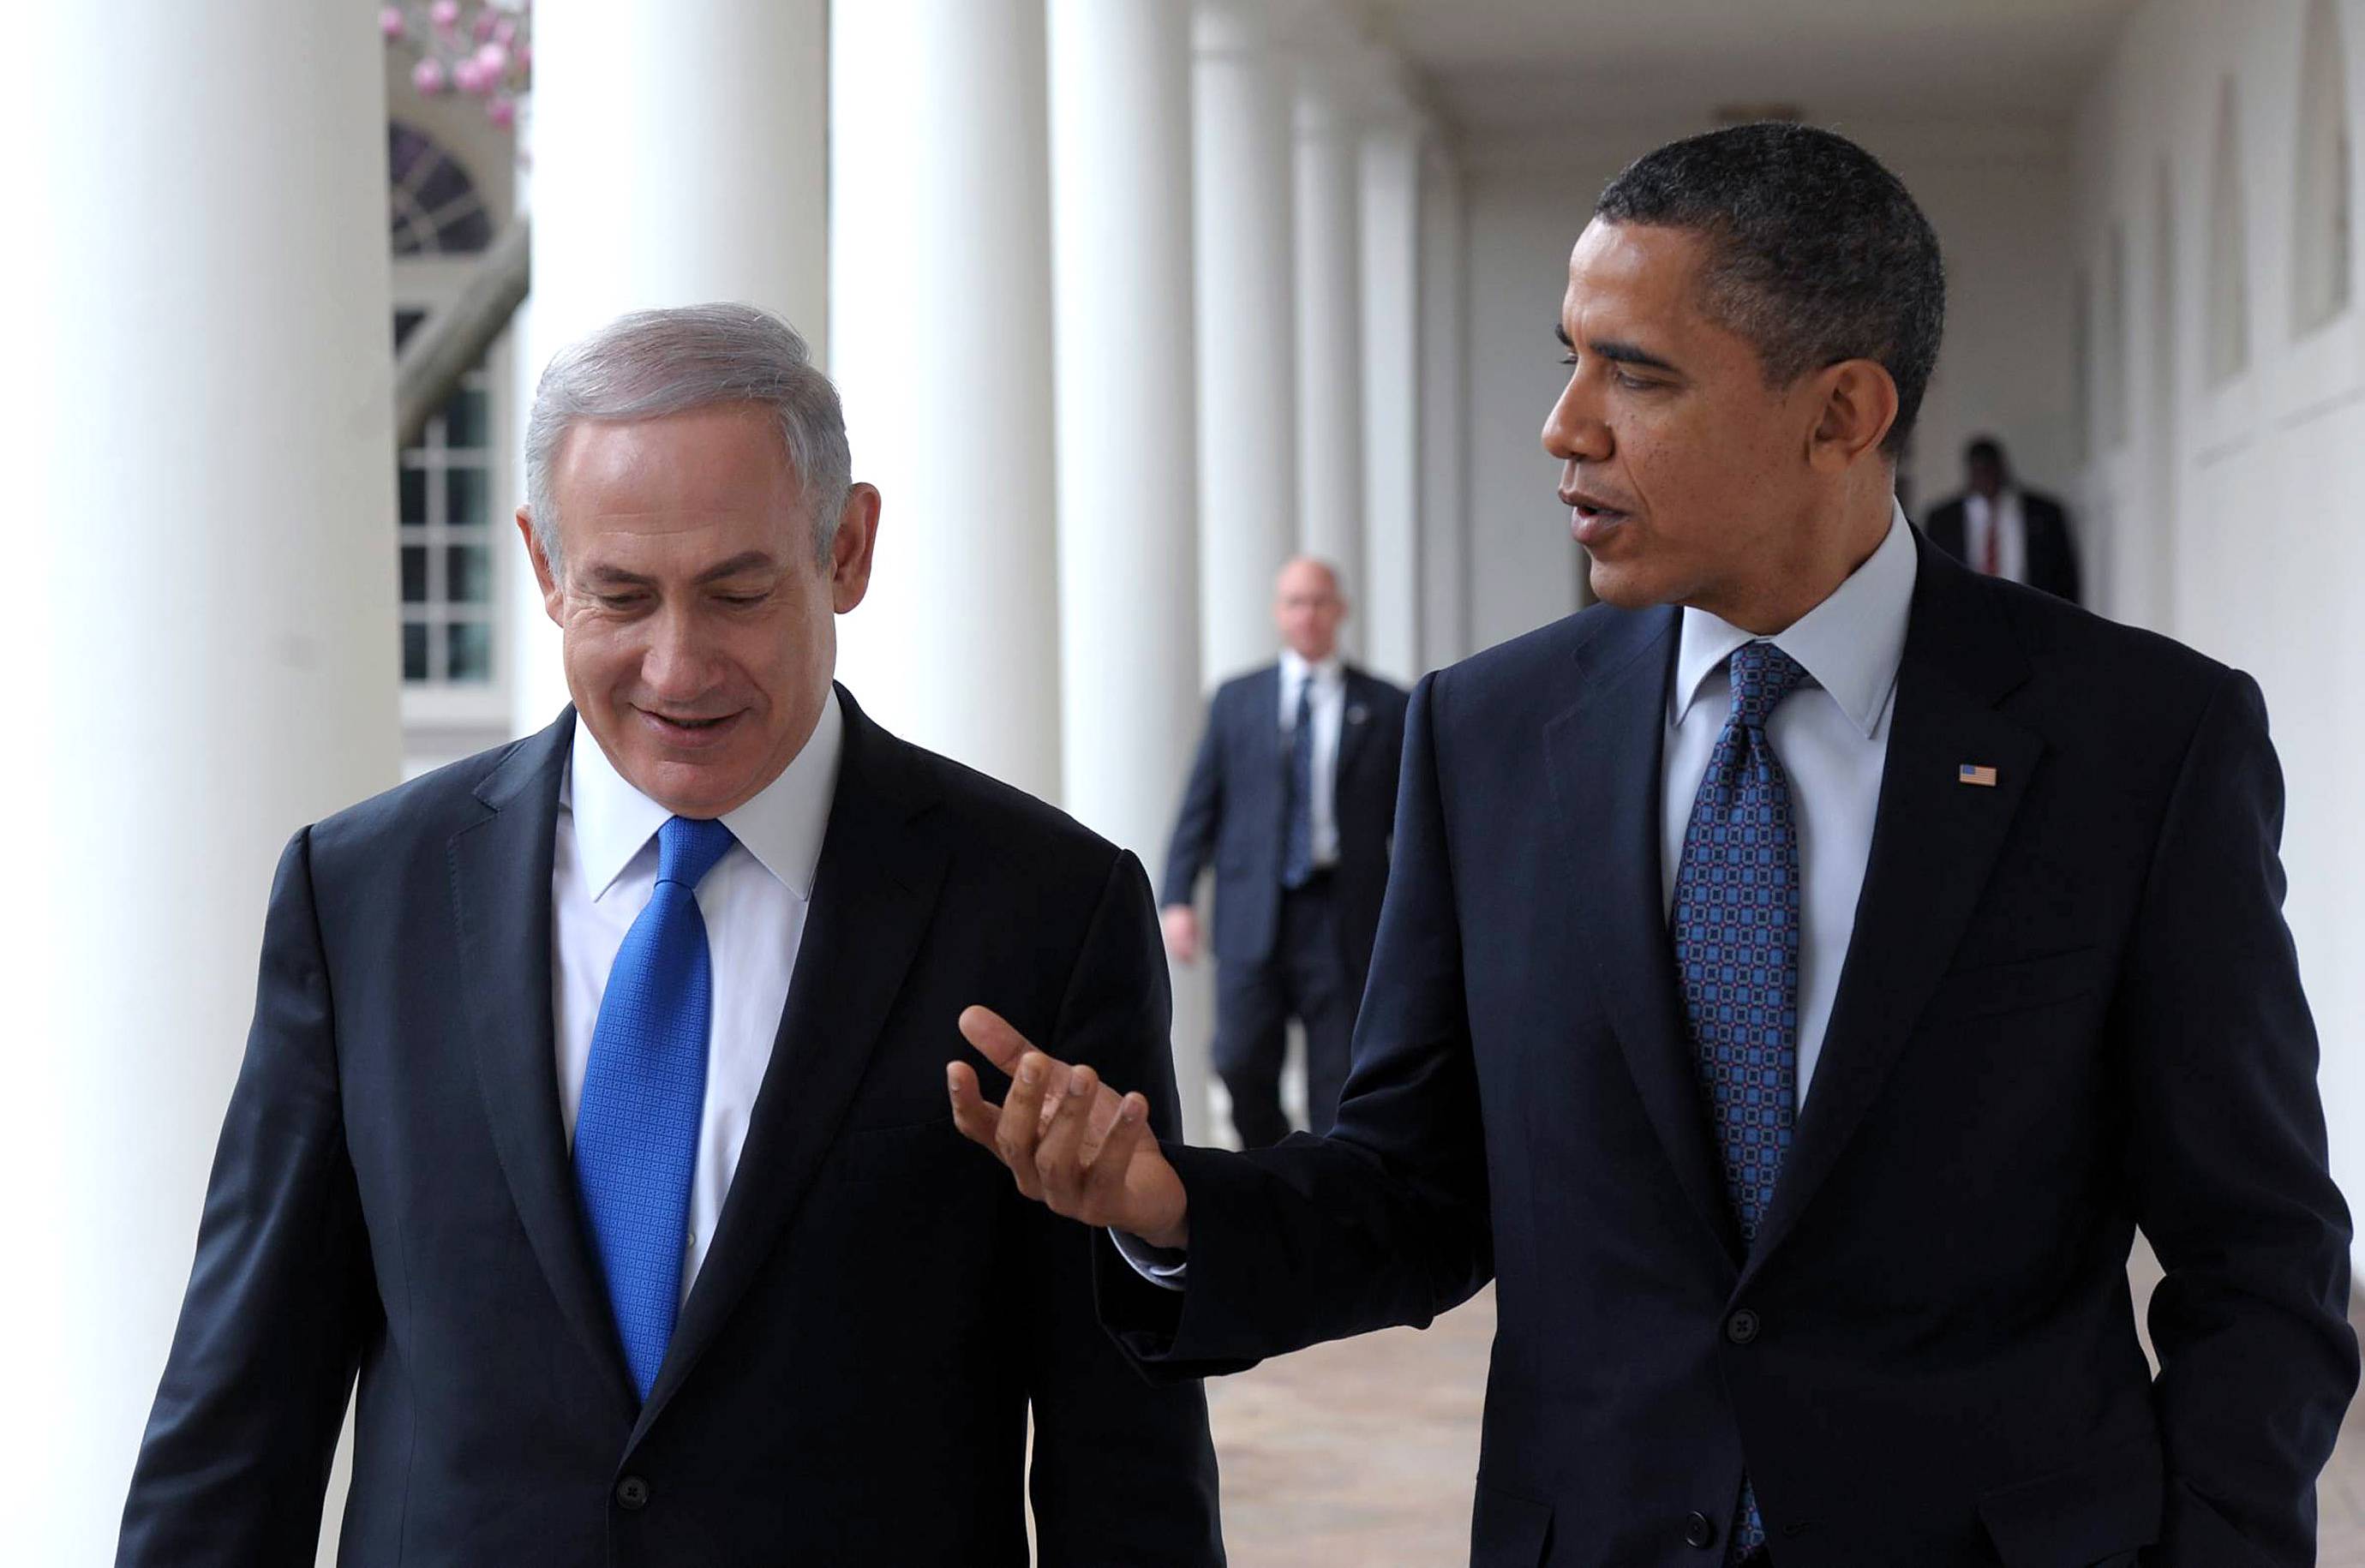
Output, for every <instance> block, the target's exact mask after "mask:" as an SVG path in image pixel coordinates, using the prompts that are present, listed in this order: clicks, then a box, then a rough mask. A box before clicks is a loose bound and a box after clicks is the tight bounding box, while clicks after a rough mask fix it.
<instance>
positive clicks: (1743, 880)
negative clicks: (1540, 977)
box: [1674, 643, 1807, 1562]
mask: <svg viewBox="0 0 2365 1568" xmlns="http://www.w3.org/2000/svg"><path fill="white" fill-rule="evenodd" d="M1730 667H1731V671H1732V712H1731V714H1730V715H1729V716H1728V717H1727V718H1726V720H1725V722H1724V733H1723V734H1721V735H1719V736H1718V737H1717V742H1716V750H1715V751H1714V752H1713V753H1712V754H1711V755H1710V756H1709V764H1708V773H1707V775H1706V776H1705V777H1703V778H1701V779H1700V787H1699V793H1698V796H1696V797H1694V799H1693V801H1692V815H1691V822H1690V823H1689V825H1687V827H1686V828H1685V829H1684V858H1683V865H1682V867H1681V868H1680V869H1679V870H1678V871H1677V872H1676V908H1675V917H1674V928H1675V929H1674V935H1675V944H1676V971H1677V972H1678V973H1679V974H1681V975H1682V976H1683V982H1684V1013H1685V1015H1686V1017H1687V1019H1688V1020H1689V1022H1690V1025H1691V1034H1692V1048H1693V1055H1694V1058H1695V1059H1696V1060H1697V1062H1698V1067H1699V1075H1700V1087H1701V1089H1702V1091H1703V1092H1704V1095H1705V1097H1706V1099H1707V1101H1708V1106H1709V1114H1710V1116H1711V1117H1712V1118H1713V1119H1714V1120H1715V1123H1716V1135H1717V1145H1718V1147H1719V1148H1720V1149H1721V1150H1722V1152H1723V1156H1724V1186H1725V1192H1726V1193H1727V1195H1728V1196H1730V1197H1731V1198H1732V1209H1733V1213H1734V1215H1737V1216H1738V1217H1739V1219H1740V1221H1741V1236H1742V1239H1743V1242H1745V1243H1751V1244H1754V1242H1755V1241H1756V1239H1757V1226H1758V1223H1759V1221H1761V1220H1763V1219H1764V1218H1765V1209H1766V1206H1767V1205H1768V1204H1771V1203H1772V1202H1773V1201H1774V1182H1775V1178H1776V1177H1777V1176H1779V1175H1780V1174H1781V1172H1782V1157H1783V1156H1784V1155H1785V1154H1787V1153H1788V1152H1789V1148H1790V1131H1791V1126H1792V1124H1793V1122H1794V1120H1795V1118H1796V1116H1797V1114H1798V1102H1799V829H1798V824H1797V823H1796V822H1795V820H1794V819H1793V818H1792V816H1791V812H1790V783H1789V780H1788V778H1784V777H1783V773H1782V764H1781V762H1780V761H1779V759H1777V757H1776V756H1775V755H1774V748H1773V746H1772V745H1770V744H1769V743H1768V742H1767V740H1766V738H1765V722H1766V720H1767V719H1768V718H1770V717H1771V716H1772V715H1773V712H1774V710H1775V708H1776V706H1777V705H1778V704H1779V703H1780V702H1781V700H1782V699H1783V698H1785V697H1787V696H1788V695H1789V694H1790V693H1791V692H1792V691H1793V690H1794V689H1797V688H1798V686H1799V683H1800V682H1801V681H1803V680H1804V679H1806V676H1807V672H1806V671H1805V670H1804V669H1802V668H1800V667H1799V663H1798V661H1797V660H1795V659H1793V658H1792V657H1790V655H1788V654H1786V653H1784V652H1783V651H1782V650H1781V649H1779V648H1777V647H1776V646H1775V645H1774V644H1771V643H1744V644H1742V645H1741V646H1740V647H1739V648H1736V649H1734V650H1733V654H1732V664H1731V666H1730ZM1764 1544H1765V1521H1764V1520H1763V1519H1762V1518H1759V1516H1758V1511H1757V1493H1756V1490H1755V1488H1754V1487H1753V1486H1751V1485H1750V1484H1749V1482H1748V1479H1747V1478H1746V1477H1743V1480H1742V1484H1741V1504H1740V1506H1739V1508H1738V1509H1737V1510H1736V1516H1735V1518H1734V1521H1733V1528H1732V1551H1731V1553H1730V1555H1729V1556H1728V1558H1727V1561H1728V1562H1740V1561H1741V1560H1742V1559H1743V1558H1744V1557H1746V1556H1747V1555H1748V1554H1749V1553H1750V1552H1752V1551H1755V1550H1756V1549H1757V1548H1758V1547H1760V1546H1762V1545H1764Z"/></svg>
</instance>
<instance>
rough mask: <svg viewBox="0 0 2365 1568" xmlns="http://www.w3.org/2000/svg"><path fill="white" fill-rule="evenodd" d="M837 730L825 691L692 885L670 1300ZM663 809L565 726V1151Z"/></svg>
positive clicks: (821, 812) (585, 736)
mask: <svg viewBox="0 0 2365 1568" xmlns="http://www.w3.org/2000/svg"><path fill="white" fill-rule="evenodd" d="M845 732H846V720H845V715H844V714H843V713H842V712H840V711H839V710H838V704H837V693H836V692H835V691H834V690H833V691H832V692H831V693H830V695H829V700H828V701H827V703H826V704H825V705H824V707H823V709H822V714H821V721H820V722H819V723H817V724H815V725H814V726H813V736H812V738H811V739H809V740H807V741H806V742H805V745H804V749H803V750H802V751H801V752H799V753H798V754H797V756H796V759H795V760H794V761H792V762H790V764H789V766H788V767H786V768H785V769H783V770H782V771H781V773H780V776H779V778H775V779H773V780H772V782H771V783H769V784H768V785H766V786H765V787H764V790H763V791H762V792H761V793H760V794H758V795H757V796H756V798H755V799H754V800H752V801H748V802H747V803H746V804H745V805H744V806H741V807H740V808H739V809H738V810H737V811H735V812H728V813H726V814H725V815H724V816H723V826H725V827H727V828H729V829H730V830H731V836H732V837H733V838H734V839H735V840H736V841H737V842H736V843H734V844H733V845H732V846H731V847H730V848H729V849H727V850H725V851H724V852H723V858H721V859H720V860H717V861H716V862H715V863H714V868H713V869H712V870H711V871H709V872H708V873H707V874H706V876H705V878H704V879H702V880H701V881H700V883H699V884H698V913H699V915H700V917H701V919H703V920H704V921H705V923H706V944H707V954H708V963H709V967H710V969H711V971H712V976H713V984H714V991H713V1004H712V1014H710V1016H711V1024H710V1026H709V1030H708V1035H707V1046H706V1106H705V1109H704V1110H703V1111H702V1112H701V1114H700V1116H699V1122H698V1162H697V1165H696V1167H695V1168H694V1170H692V1172H691V1176H690V1189H689V1236H687V1237H686V1238H683V1245H684V1248H685V1253H684V1258H683V1263H682V1271H681V1292H682V1294H683V1296H684V1297H685V1298H686V1297H687V1296H688V1295H689V1287H690V1283H691V1282H692V1281H694V1280H695V1279H696V1278H697V1277H698V1271H699V1268H700V1266H701V1264H703V1263H704V1262H705V1261H706V1249H707V1247H708V1246H709V1244H710V1243H712V1240H713V1239H714V1223H715V1221H716V1219H717V1218H719V1217H720V1216H721V1215H722V1213H723V1199H724V1198H725V1197H726V1196H728V1195H729V1194H730V1192H731V1178H732V1175H733V1173H734V1171H736V1170H738V1169H739V1151H740V1149H741V1148H742V1147H743V1146H744V1145H745V1143H746V1141H747V1117H748V1114H749V1113H750V1112H751V1111H753V1110H754V1109H755V1105H756V1092H757V1090H758V1089H760V1088H761V1087H763V1082H764V1070H765V1069H766V1068H767V1067H768V1066H770V1065H771V1060H772V1042H773V1039H774V1038H775V1037H776V1036H778V1035H779V1027H780V1011H781V1009H782V1008H783V1007H784V1006H785V1005H786V1004H787V1002H788V997H789V977H790V974H792V973H793V972H794V971H795V969H796V963H797V948H798V946H799V945H800V944H801V942H802V941H803V939H804V930H805V913H806V910H807V908H808V906H809V905H810V904H811V902H812V899H813V872H814V870H815V868H817V867H818V866H819V864H820V861H821V844H822V834H823V833H824V831H825V830H826V829H827V827H828V826H829V805H830V799H831V797H832V795H833V794H835V791H836V789H837V761H838V753H839V749H840V747H841V745H842V744H843V741H844V738H845ZM671 814H672V813H671V812H667V810H666V809H665V808H664V807H663V806H661V805H658V804H657V803H656V801H652V800H650V799H649V798H648V797H647V796H646V795H644V794H642V793H641V792H640V791H639V790H635V789H633V786H632V785H630V784H628V783H626V782H625V781H624V778H623V775H622V774H620V773H618V772H617V771H616V767H615V765H614V764H613V763H611V761H609V760H608V755H607V753H606V752H604V751H602V750H600V745H599V743H598V742H597V741H595V740H593V739H592V738H591V734H590V732H589V731H588V730H587V729H585V728H584V727H583V723H582V721H581V720H579V719H578V720H577V721H576V726H575V745H574V751H573V756H572V758H571V760H570V761H569V763H568V765H567V771H566V778H565V779H564V781H563V782H562V783H561V784H560V786H559V794H558V830H557V833H556V835H555V840H554V845H553V847H554V850H555V853H554V854H553V856H552V857H551V868H550V915H551V919H550V935H551V959H552V964H551V992H552V995H551V1022H552V1024H553V1025H555V1028H554V1031H553V1032H554V1033H555V1036H557V1047H558V1103H559V1113H560V1115H561V1116H562V1118H563V1119H564V1125H565V1127H566V1142H567V1147H568V1148H570V1149H571V1148H573V1147H574V1144H575V1116H576V1111H577V1107H578V1106H580V1105H581V1104H582V1103H583V1074H584V1070H585V1068H586V1067H587V1066H588V1064H589V1062H590V1059H591V1033H592V1027H593V1025H595V1024H597V1023H598V1021H599V1017H600V997H601V996H602V995H603V994H605V992H606V991H607V989H608V971H609V970H610V969H613V968H614V967H615V963H616V951H617V949H618V948H620V947H622V946H623V944H624V934H625V933H626V932H628V931H630V930H631V929H632V928H633V921H634V920H636V919H638V918H639V917H640V913H641V911H642V910H643V909H644V908H646V907H647V905H648V902H649V897H650V895H651V894H652V893H654V892H655V891H656V878H657V844H656V833H657V829H658V828H660V827H662V826H664V825H665V823H666V821H667V818H668V817H669V816H670V815H671Z"/></svg>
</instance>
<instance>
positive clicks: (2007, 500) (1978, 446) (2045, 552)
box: [1923, 435, 2081, 604]
mask: <svg viewBox="0 0 2365 1568" xmlns="http://www.w3.org/2000/svg"><path fill="white" fill-rule="evenodd" d="M1923 527H1924V529H1925V530H1926V531H1927V532H1928V533H1929V535H1930V538H1931V540H1932V541H1933V543H1936V544H1937V546H1938V547H1939V548H1940V549H1941V550H1944V551H1945V552H1946V554H1949V555H1952V556H1953V557H1955V559H1956V560H1957V561H1965V562H1967V563H1969V565H1970V566H1971V567H1972V569H1974V570H1976V571H1979V572H1983V573H1985V574H1986V575H1987V576H1989V577H2003V578H2006V579H2007V580H2009V581H2012V582H2015V583H2026V584H2027V585H2028V586H2029V587H2030V588H2041V589H2043V590H2044V591H2045V592H2046V593H2049V594H2051V595H2053V597H2054V598H2056V599H2068V601H2069V602H2070V603H2072V604H2077V603H2079V602H2081V601H2080V599H2079V595H2078V547H2077V545H2076V544H2075V543H2072V542H2071V540H2070V537H2069V516H2068V512H2066V511H2065V510H2062V506H2061V503H2060V502H2059V501H2057V500H2055V499H2054V498H2052V497H2051V496H2046V495H2040V494H2038V493H2037V492H2036V491H2034V490H2030V489H2023V488H2022V487H2021V486H2019V485H2018V484H2016V483H2014V482H2013V479H2012V463H2011V460H2010V459H2008V458H2006V457H2005V456H2004V451H2003V442H2000V441H1998V440H1996V438H1995V437H1993V436H1991V435H1983V436H1980V437H1978V438H1977V439H1976V440H1974V441H1973V442H1971V443H1970V444H1969V445H1968V446H1967V447H1965V448H1964V449H1963V493H1962V494H1961V495H1959V496H1956V497H1955V498H1953V499H1951V500H1945V501H1941V502H1939V503H1938V504H1937V505H1936V506H1934V507H1933V508H1931V509H1930V518H1929V521H1927V522H1926V523H1924V524H1923Z"/></svg>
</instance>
